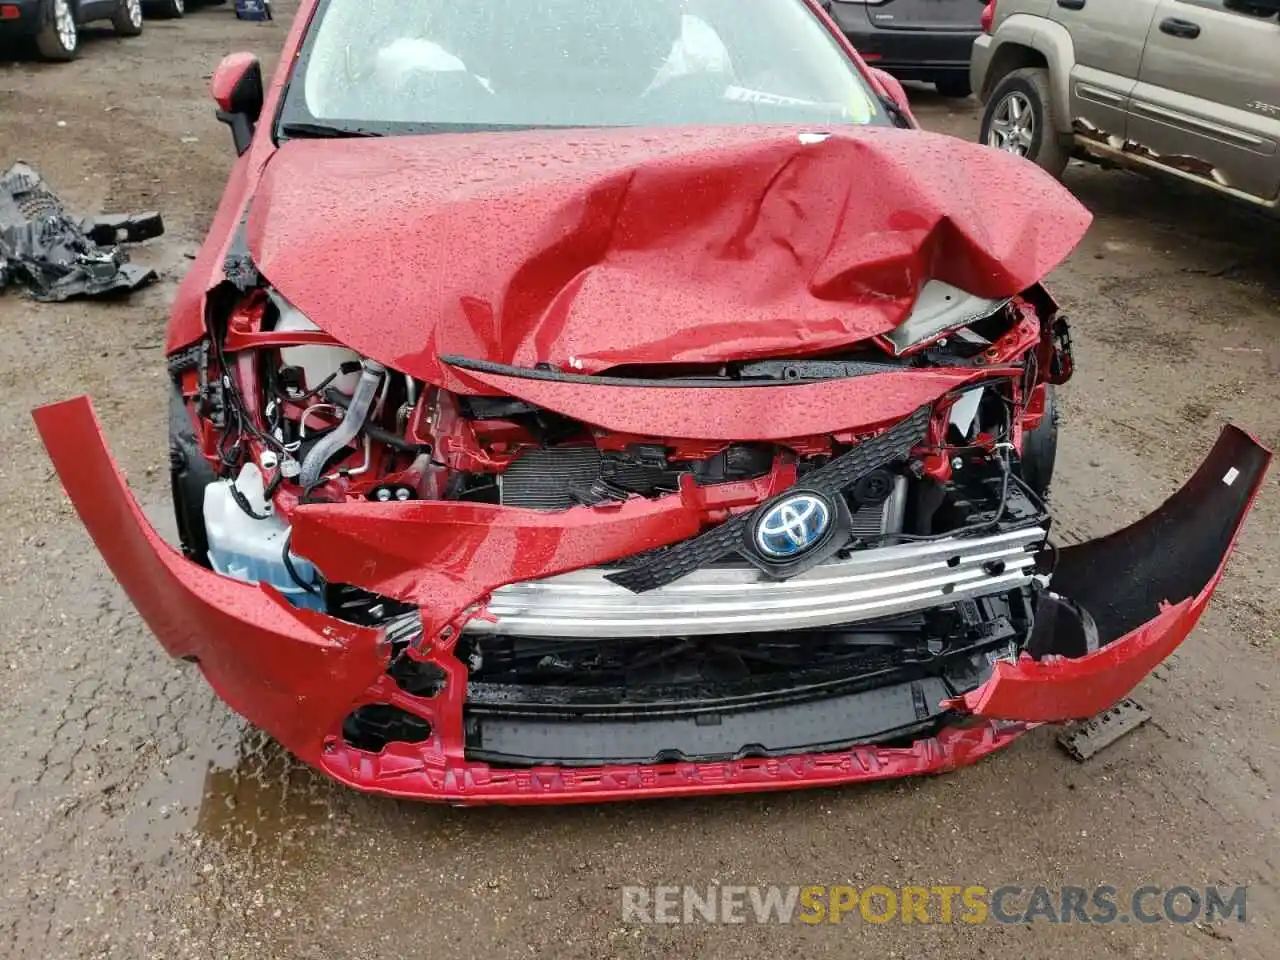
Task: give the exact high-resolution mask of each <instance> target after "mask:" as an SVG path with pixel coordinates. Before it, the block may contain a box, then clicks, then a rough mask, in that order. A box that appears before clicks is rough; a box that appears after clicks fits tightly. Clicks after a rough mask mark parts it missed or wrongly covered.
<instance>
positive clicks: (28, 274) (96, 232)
mask: <svg viewBox="0 0 1280 960" xmlns="http://www.w3.org/2000/svg"><path fill="white" fill-rule="evenodd" d="M162 233H164V222H163V221H162V220H161V219H160V214H158V213H143V214H137V215H134V216H128V215H114V216H99V217H90V218H87V219H84V220H76V219H74V218H73V217H71V216H70V215H69V214H68V213H67V212H66V210H64V209H63V206H62V201H61V200H59V199H58V197H57V195H56V194H54V193H53V191H51V190H50V189H49V188H48V187H47V186H46V185H45V183H44V180H42V179H41V177H40V174H38V173H36V171H35V170H33V169H31V167H29V166H27V165H26V164H25V163H18V164H15V165H14V166H13V167H11V168H10V169H9V170H8V172H6V173H4V174H2V175H0V290H3V289H4V288H5V287H6V286H7V285H8V284H11V283H12V284H22V285H23V286H25V287H26V288H27V289H28V291H29V292H30V294H31V296H33V297H34V298H35V299H37V300H43V301H46V302H53V301H60V300H69V299H71V298H72V297H99V296H103V295H105V294H112V293H123V292H128V291H131V290H136V289H137V288H138V287H141V286H144V285H145V284H148V283H151V282H152V281H153V280H155V279H156V273H155V271H154V270H151V269H148V268H146V267H140V266H137V265H135V264H131V263H129V255H128V254H127V253H125V252H124V250H122V249H121V248H120V244H122V243H138V242H140V241H142V240H148V239H150V238H151V237H158V236H160V235H161V234H162Z"/></svg>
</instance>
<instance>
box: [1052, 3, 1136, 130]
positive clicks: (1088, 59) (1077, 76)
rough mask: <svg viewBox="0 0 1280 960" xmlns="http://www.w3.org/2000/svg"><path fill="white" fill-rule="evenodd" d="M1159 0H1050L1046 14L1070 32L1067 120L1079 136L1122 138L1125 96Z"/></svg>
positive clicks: (1134, 79) (1133, 80)
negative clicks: (1071, 57) (1071, 56)
mask: <svg viewBox="0 0 1280 960" xmlns="http://www.w3.org/2000/svg"><path fill="white" fill-rule="evenodd" d="M1158 5H1159V0H1054V4H1053V6H1052V7H1050V8H1049V11H1050V12H1049V16H1050V17H1051V18H1052V19H1053V20H1055V21H1057V22H1058V23H1060V24H1062V26H1064V27H1066V29H1067V32H1068V33H1070V34H1071V45H1072V48H1073V50H1074V53H1075V64H1074V66H1072V68H1071V91H1070V104H1071V119H1072V122H1073V125H1074V126H1075V129H1076V132H1077V133H1080V134H1082V135H1084V136H1087V137H1088V136H1091V137H1095V138H1098V139H1104V140H1112V141H1114V145H1115V146H1117V147H1118V146H1119V145H1120V143H1121V142H1123V139H1124V136H1125V132H1126V131H1125V123H1126V121H1127V119H1128V115H1129V95H1130V94H1131V93H1132V91H1133V88H1134V85H1135V84H1136V83H1137V81H1138V69H1139V67H1140V65H1141V63H1142V48H1143V46H1144V45H1145V44H1146V42H1147V31H1148V28H1149V27H1150V26H1151V21H1152V19H1153V18H1154V17H1155V12H1156V7H1157V6H1158Z"/></svg>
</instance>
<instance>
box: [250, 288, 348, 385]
mask: <svg viewBox="0 0 1280 960" xmlns="http://www.w3.org/2000/svg"><path fill="white" fill-rule="evenodd" d="M269 296H270V297H271V302H272V303H274V304H275V305H276V309H277V310H278V311H279V312H280V319H279V320H277V321H276V330H277V331H278V332H280V333H286V332H291V331H297V330H319V329H320V328H319V327H317V326H316V325H315V324H314V323H312V322H311V320H310V319H309V318H308V317H307V316H306V314H304V313H303V312H302V311H301V310H299V309H298V308H297V307H295V306H294V305H293V304H291V303H290V302H289V301H288V300H286V299H285V298H284V297H282V296H280V294H279V293H277V292H276V291H275V290H272V291H270V293H269ZM280 361H281V362H282V363H283V364H284V365H285V366H286V367H298V368H300V369H301V370H302V374H303V377H304V378H305V379H306V384H307V389H308V390H315V389H316V388H317V387H319V386H320V384H322V383H323V382H324V379H325V377H327V376H329V375H330V374H334V373H337V372H338V368H339V367H341V366H342V365H343V364H344V363H349V362H352V361H354V362H356V363H359V362H360V355H359V354H357V353H355V352H354V351H352V350H348V349H346V348H345V347H313V346H306V347H285V348H284V349H282V350H281V351H280ZM359 379H360V371H359V370H357V371H356V372H355V373H341V374H338V376H337V377H335V378H334V379H333V382H332V383H331V384H330V386H333V387H337V388H338V389H339V390H341V391H342V392H343V393H345V394H347V395H350V394H351V393H353V392H354V391H355V389H356V383H357V382H358V381H359Z"/></svg>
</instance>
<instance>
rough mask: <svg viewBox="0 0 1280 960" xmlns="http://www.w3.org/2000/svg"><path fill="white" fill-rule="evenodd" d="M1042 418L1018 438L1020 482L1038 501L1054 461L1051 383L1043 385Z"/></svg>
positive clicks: (1054, 399)
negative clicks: (1022, 482)
mask: <svg viewBox="0 0 1280 960" xmlns="http://www.w3.org/2000/svg"><path fill="white" fill-rule="evenodd" d="M1044 389H1045V394H1044V416H1043V417H1042V418H1041V419H1040V425H1039V426H1037V427H1036V428H1035V429H1034V430H1028V431H1027V433H1026V435H1025V436H1024V437H1023V438H1022V479H1023V480H1024V481H1026V483H1027V486H1029V487H1030V488H1031V489H1032V490H1034V491H1035V492H1036V493H1037V494H1038V495H1039V496H1040V498H1041V499H1044V498H1045V497H1047V496H1048V495H1049V484H1050V483H1052V482H1053V468H1054V465H1055V464H1056V463H1057V462H1058V426H1059V424H1060V423H1061V417H1060V415H1059V414H1058V395H1057V393H1056V392H1055V391H1054V388H1053V384H1051V383H1050V384H1046V385H1045V388H1044Z"/></svg>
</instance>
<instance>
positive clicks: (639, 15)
mask: <svg viewBox="0 0 1280 960" xmlns="http://www.w3.org/2000/svg"><path fill="white" fill-rule="evenodd" d="M281 121H282V128H283V130H284V133H285V134H286V135H288V134H289V133H290V131H289V129H288V128H289V127H290V126H291V125H292V127H293V130H294V135H306V134H307V133H308V132H309V133H311V134H313V135H323V134H325V133H326V132H327V133H329V134H340V133H342V132H343V131H349V132H356V131H363V132H367V133H397V132H404V133H413V132H431V131H443V130H480V129H483V130H493V129H499V130H501V129H529V128H540V127H623V126H674V125H685V124H752V123H786V124H812V123H824V124H839V123H849V124H866V123H886V122H888V121H887V119H886V118H885V116H884V113H883V110H882V109H881V107H880V105H879V104H878V103H877V101H876V98H875V96H874V94H873V92H872V91H871V89H870V87H869V86H868V85H867V83H866V81H865V80H864V78H863V77H862V75H861V74H860V73H859V72H858V69H857V67H856V66H855V65H854V64H853V62H852V61H851V60H850V59H849V58H848V57H847V56H846V55H845V53H844V51H843V50H842V49H841V48H840V46H839V45H838V44H837V42H836V40H835V38H834V37H833V36H832V35H831V34H830V33H829V32H828V31H827V29H826V28H825V27H824V26H823V25H822V23H821V22H819V20H818V19H817V17H815V16H814V14H813V12H812V11H811V10H810V9H809V8H808V7H807V6H806V5H805V4H804V3H803V2H802V0H323V2H322V3H321V4H320V7H319V8H318V10H317V12H316V15H315V18H314V20H313V22H312V23H311V25H310V29H309V31H308V35H307V38H306V40H305V42H304V44H303V48H302V53H301V56H300V57H299V61H298V66H297V68H296V70H295V73H294V76H293V78H292V80H291V82H290V85H289V91H288V94H287V96H286V98H285V103H284V107H283V111H282V114H281Z"/></svg>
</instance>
